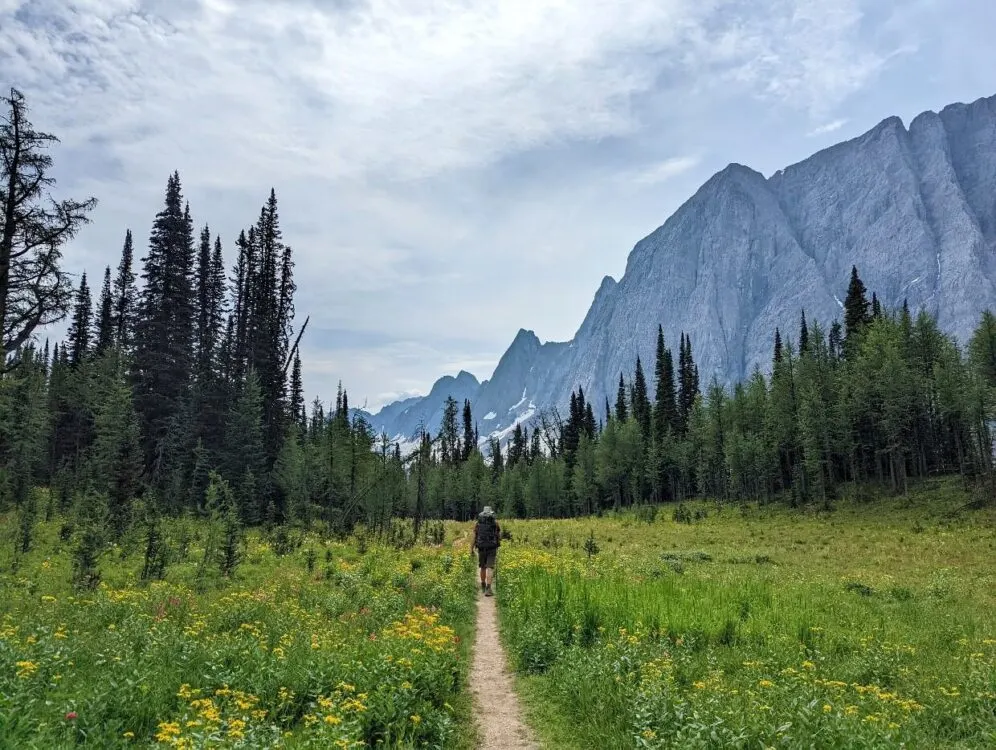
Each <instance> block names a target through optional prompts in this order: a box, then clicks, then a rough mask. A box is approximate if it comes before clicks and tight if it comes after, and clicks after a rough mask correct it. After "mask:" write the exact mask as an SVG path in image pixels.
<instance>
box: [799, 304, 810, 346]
mask: <svg viewBox="0 0 996 750" xmlns="http://www.w3.org/2000/svg"><path fill="white" fill-rule="evenodd" d="M808 351H809V326H807V325H806V311H805V310H803V311H802V322H801V323H800V324H799V354H800V355H802V354H806V353H807V352H808Z"/></svg>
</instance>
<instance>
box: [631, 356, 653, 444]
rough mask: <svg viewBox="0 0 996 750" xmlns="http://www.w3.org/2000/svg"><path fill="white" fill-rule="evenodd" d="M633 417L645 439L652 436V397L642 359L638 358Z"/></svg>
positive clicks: (634, 384) (634, 378)
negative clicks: (649, 392) (648, 390)
mask: <svg viewBox="0 0 996 750" xmlns="http://www.w3.org/2000/svg"><path fill="white" fill-rule="evenodd" d="M633 417H634V418H635V419H636V421H637V424H639V425H640V429H641V430H643V435H644V436H645V437H649V436H650V397H649V395H648V392H647V379H646V377H645V376H644V374H643V364H642V363H641V362H640V357H639V356H637V358H636V374H635V375H634V377H633Z"/></svg>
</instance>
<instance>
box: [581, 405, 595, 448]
mask: <svg viewBox="0 0 996 750" xmlns="http://www.w3.org/2000/svg"><path fill="white" fill-rule="evenodd" d="M597 432H598V425H597V424H596V423H595V412H594V411H592V408H591V402H588V403H587V404H585V406H584V433H583V435H584V436H586V437H588V438H589V439H591V438H594V437H595V434H596V433H597Z"/></svg>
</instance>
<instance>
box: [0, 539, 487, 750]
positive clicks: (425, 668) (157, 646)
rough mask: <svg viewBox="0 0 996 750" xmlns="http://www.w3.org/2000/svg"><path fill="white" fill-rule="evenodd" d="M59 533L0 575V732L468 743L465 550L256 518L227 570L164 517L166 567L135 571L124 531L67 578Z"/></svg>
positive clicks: (224, 741) (220, 742) (112, 743)
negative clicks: (220, 570)
mask: <svg viewBox="0 0 996 750" xmlns="http://www.w3.org/2000/svg"><path fill="white" fill-rule="evenodd" d="M59 531H60V524H59V521H58V520H53V521H50V522H43V523H41V524H40V525H39V527H38V529H37V530H36V544H35V548H34V549H33V550H32V551H31V552H30V553H29V554H27V555H24V556H23V557H21V558H19V559H18V561H17V570H16V572H14V573H13V574H11V573H9V572H4V573H3V574H2V575H0V612H2V614H0V747H3V748H46V749H48V748H64V747H77V746H86V747H94V748H130V747H144V748H152V747H156V748H158V747H162V748H187V749H192V748H215V747H217V748H222V747H223V748H276V747H287V748H353V747H385V748H386V747H463V746H465V744H464V743H466V742H467V741H468V740H467V738H468V737H469V736H470V735H469V731H470V730H469V729H468V727H469V726H470V722H469V721H468V716H469V704H468V701H467V699H466V698H465V691H464V681H465V671H466V670H465V663H466V659H465V652H466V648H467V640H466V639H467V637H468V634H469V633H470V628H471V623H472V619H473V612H474V609H473V607H474V596H475V593H474V589H473V572H472V569H471V562H470V559H469V557H468V556H467V555H466V552H465V551H464V554H462V555H457V554H455V553H454V550H453V548H452V546H450V545H449V544H434V545H427V544H419V545H406V546H405V547H404V548H401V549H399V548H398V547H397V546H395V545H388V544H384V543H378V542H377V541H375V540H373V539H370V540H368V539H367V538H366V537H365V536H363V535H362V534H361V535H360V536H354V537H352V538H350V539H347V540H333V539H329V538H323V537H320V536H318V535H315V534H303V533H295V532H290V533H287V532H286V530H282V531H279V532H277V533H276V534H271V535H268V534H267V533H266V532H265V531H263V532H260V533H255V532H254V533H251V534H248V535H247V536H246V538H245V540H244V541H243V542H241V543H240V547H239V549H238V552H237V554H238V555H239V556H240V561H239V564H238V567H237V569H236V571H235V572H234V573H233V574H232V575H231V576H221V575H217V574H212V575H207V576H205V575H203V570H201V565H200V561H201V558H202V555H203V551H204V548H203V545H204V543H205V534H204V533H203V530H202V529H198V527H197V526H196V525H195V524H192V523H191V524H187V523H186V522H183V521H177V522H176V524H175V525H174V526H173V527H172V529H171V534H172V535H173V536H174V538H175V539H179V540H180V543H179V544H178V545H177V547H178V548H179V549H180V553H178V554H179V557H180V559H177V560H176V561H174V562H173V564H172V565H171V566H170V569H169V573H168V574H167V575H166V577H165V580H153V581H146V582H142V581H141V575H140V573H141V571H140V568H141V565H142V558H143V555H142V549H140V541H141V540H140V539H139V538H125V539H123V540H121V542H120V543H119V544H118V545H116V546H115V547H114V548H113V549H112V550H111V552H109V553H107V554H105V555H104V558H103V559H102V560H101V565H100V572H101V575H102V580H101V582H100V583H99V585H97V586H96V587H95V588H94V589H93V590H90V591H83V592H81V591H78V590H74V589H73V588H72V587H71V586H70V585H69V582H70V580H71V579H72V571H71V567H72V563H71V560H70V556H69V555H68V554H67V545H66V543H65V542H64V541H62V540H61V539H60V535H59ZM440 531H441V529H440ZM5 546H7V547H10V546H11V545H5ZM461 549H462V548H461ZM4 563H5V564H4V571H9V570H10V563H11V561H10V560H9V559H7V560H4ZM199 573H200V575H199Z"/></svg>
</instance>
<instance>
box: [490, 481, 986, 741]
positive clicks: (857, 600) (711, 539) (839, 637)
mask: <svg viewBox="0 0 996 750" xmlns="http://www.w3.org/2000/svg"><path fill="white" fill-rule="evenodd" d="M950 489H951V488H950V486H948V485H945V484H943V483H942V484H938V485H935V486H928V487H927V488H925V489H923V490H920V491H917V492H914V493H912V494H911V495H910V496H909V497H907V498H904V499H902V500H898V501H892V500H882V501H880V502H876V503H875V504H873V505H867V506H863V505H860V504H858V505H854V504H844V505H842V506H841V507H839V508H838V509H836V510H834V511H833V512H815V511H807V512H800V511H798V510H790V509H786V508H784V507H779V508H777V509H776V508H770V509H769V508H766V507H757V506H743V507H741V508H737V507H736V506H726V507H723V506H716V505H706V504H702V505H694V506H687V507H686V506H679V507H677V508H662V509H661V510H660V512H659V513H657V512H655V511H654V509H653V508H648V509H644V511H645V512H642V513H637V514H632V513H630V514H626V515H624V516H619V517H606V518H601V519H590V520H584V521H581V520H579V521H555V522H545V521H533V522H530V521H523V522H509V523H508V524H506V526H507V528H508V530H509V532H510V534H511V536H512V539H511V540H509V541H508V542H507V543H506V544H505V545H504V546H503V558H502V560H501V562H500V564H499V568H500V573H499V577H498V580H499V584H498V587H497V590H498V596H499V605H500V611H501V617H502V623H503V629H504V635H505V639H506V642H507V643H508V646H509V650H510V654H511V656H512V659H513V661H514V662H515V663H516V665H517V667H518V669H519V670H520V672H521V674H522V675H523V678H522V679H521V681H520V688H521V689H522V692H523V694H524V697H525V700H526V703H527V705H528V706H529V709H530V712H531V716H532V723H533V725H534V726H535V727H536V728H537V729H538V730H539V731H540V732H541V734H543V735H544V739H545V740H546V745H545V746H546V747H550V748H606V749H608V748H620V749H622V748H745V749H746V748H803V747H805V748H810V747H815V748H913V747H921V748H940V747H944V748H985V747H996V568H994V566H993V564H992V561H993V554H994V550H996V529H994V521H996V513H994V511H993V510H992V509H991V508H990V509H989V510H985V511H964V512H958V511H957V501H958V497H959V496H958V493H956V492H955V493H950ZM945 493H948V494H952V495H953V499H952V502H949V503H947V504H946V505H945V504H944V503H943V502H942V499H943V498H944V497H945ZM883 503H884V504H885V505H883ZM885 511H888V512H885ZM686 514H687V515H686ZM641 517H642V520H641ZM675 517H677V518H678V520H675Z"/></svg>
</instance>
